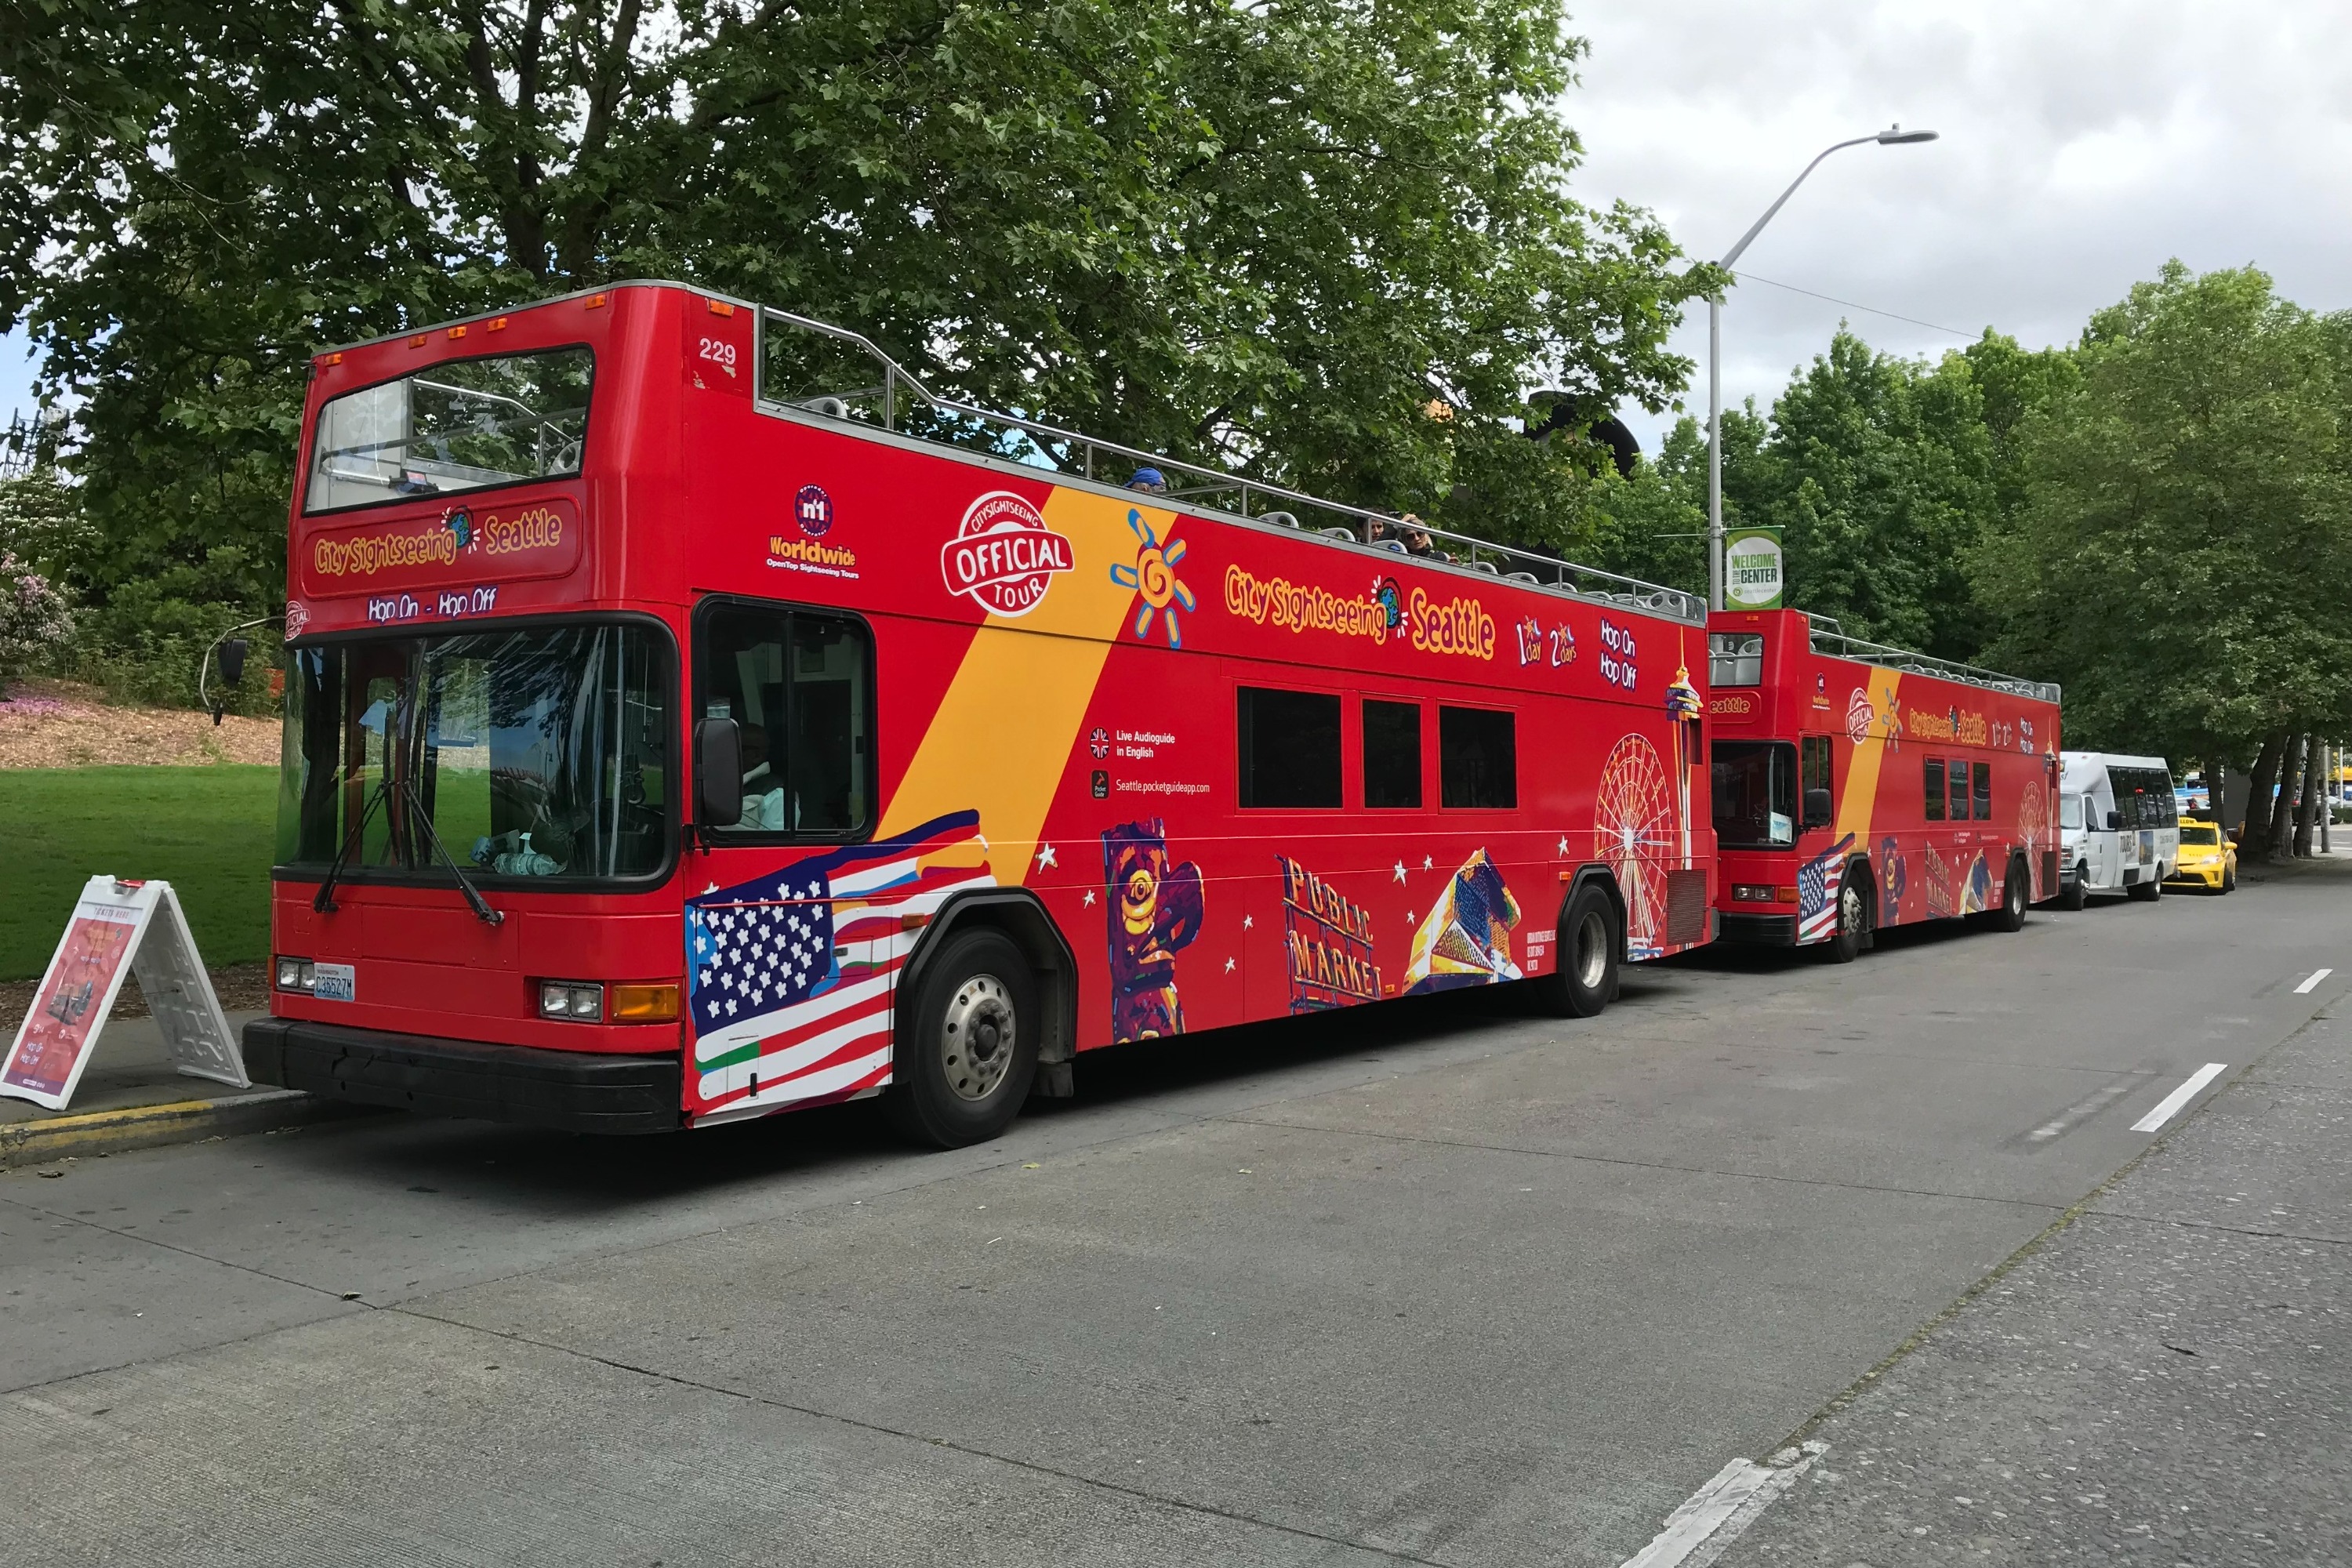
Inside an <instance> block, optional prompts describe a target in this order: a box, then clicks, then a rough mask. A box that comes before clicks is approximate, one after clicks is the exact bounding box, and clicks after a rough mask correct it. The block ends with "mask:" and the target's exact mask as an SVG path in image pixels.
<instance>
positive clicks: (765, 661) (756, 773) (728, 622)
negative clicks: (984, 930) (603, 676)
mask: <svg viewBox="0 0 2352 1568" xmlns="http://www.w3.org/2000/svg"><path fill="white" fill-rule="evenodd" d="M694 642H695V661H694V663H695V668H694V705H693V712H694V713H695V715H696V716H697V719H698V726H697V730H698V736H700V735H702V734H703V733H704V731H708V730H709V729H712V728H714V727H722V726H731V730H732V736H733V739H734V742H735V745H734V751H735V753H736V758H735V766H736V771H737V772H738V773H739V774H740V778H739V779H738V780H737V781H736V784H735V788H734V790H733V791H732V792H731V793H733V794H734V795H737V797H738V800H739V805H738V815H737V817H736V820H735V821H734V822H733V823H731V824H728V825H725V826H705V827H704V828H703V830H702V832H701V835H700V840H701V842H700V845H699V852H695V851H693V850H689V852H688V865H687V875H688V877H689V878H690V879H692V880H691V882H690V883H689V887H690V888H692V889H695V890H693V891H691V892H689V894H688V899H687V903H686V915H685V925H686V930H685V933H684V935H685V941H686V944H687V991H688V1009H689V1012H690V1015H691V1017H692V1024H691V1026H690V1027H689V1029H688V1039H689V1041H690V1042H691V1045H690V1060H689V1061H688V1071H687V1091H686V1098H687V1110H688V1112H689V1113H691V1114H694V1115H696V1116H698V1117H708V1116H723V1115H730V1114H745V1113H750V1112H753V1111H762V1110H773V1109H777V1108H779V1107H782V1106H785V1105H797V1104H803V1103H806V1102H808V1101H810V1100H833V1099H841V1098H845V1097H846V1096H849V1095H854V1094H857V1093H860V1092H862V1091H864V1090H866V1089H874V1088H877V1087H879V1086H880V1085H881V1084H883V1083H885V1082H887V1080H888V1077H889V1069H890V1023H891V1014H890V1007H891V992H892V987H893V984H894V981H895V978H896V975H897V972H898V963H899V961H900V960H901V959H902V958H903V957H904V952H903V949H904V946H905V945H906V944H905V943H904V942H901V941H900V938H901V936H902V934H903V932H902V911H901V910H900V908H899V907H898V906H899V905H900V904H901V903H903V902H904V901H905V898H906V889H905V886H904V884H905V883H907V882H908V880H909V879H916V878H918V877H919V867H917V866H916V865H915V859H916V858H915V857H913V856H911V855H902V854H899V853H898V849H899V847H898V846H894V845H891V844H886V843H880V842H877V841H876V840H875V838H874V836H873V829H874V826H875V816H876V813H877V804H876V801H875V798H874V779H873V755H874V752H873V733H874V689H873V668H874V657H873V641H872V637H871V635H870V633H869V632H868V631H867V629H866V626H865V625H864V623H862V622H860V621H858V620H856V618H854V617H851V616H841V615H836V614H831V613H827V612H824V611H819V610H805V609H801V608H798V607H793V606H787V605H775V604H769V603H765V602H761V601H755V600H748V599H718V598H714V599H711V600H708V601H706V602H705V603H704V605H703V606H702V607H701V610H700V612H699V614H698V616H697V617H696V626H695V638H694ZM696 751H697V753H698V756H697V766H698V768H699V767H701V766H702V765H704V762H705V754H706V752H709V753H710V754H712V755H716V754H718V753H717V751H716V750H715V749H712V748H709V747H707V746H706V744H705V743H704V742H701V741H699V740H698V744H697V746H696ZM696 787H697V799H698V801H700V800H703V799H707V798H710V797H709V790H710V789H711V788H712V787H713V786H712V785H710V784H709V783H707V782H706V781H703V780H701V779H700V778H699V777H698V780H697V786H696ZM716 788H717V790H718V792H719V797H720V798H723V797H724V795H726V794H728V793H730V792H729V791H728V789H727V787H726V786H725V785H724V784H719V785H717V786H716ZM703 815H704V814H703V813H702V812H700V811H698V813H697V816H698V818H700V817H702V816H703ZM901 862H905V863H904V864H902V863H901ZM909 940H911V939H909Z"/></svg>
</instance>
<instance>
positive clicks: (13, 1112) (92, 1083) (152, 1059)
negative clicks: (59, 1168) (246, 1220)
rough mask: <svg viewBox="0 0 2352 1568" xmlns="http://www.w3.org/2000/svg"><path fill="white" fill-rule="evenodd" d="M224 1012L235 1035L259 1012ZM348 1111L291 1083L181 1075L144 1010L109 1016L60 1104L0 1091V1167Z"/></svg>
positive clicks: (149, 1145) (11, 1034) (160, 1032)
mask: <svg viewBox="0 0 2352 1568" xmlns="http://www.w3.org/2000/svg"><path fill="white" fill-rule="evenodd" d="M259 1016H261V1015H260V1014H259V1013H254V1012H240V1013H231V1014H229V1015H228V1024H229V1028H230V1030H231V1031H232V1032H235V1033H239V1034H241V1033H242V1032H243V1031H244V1028H245V1026H246V1024H247V1021H248V1020H250V1019H254V1018H257V1017H259ZM15 1033H16V1030H15V1028H14V1026H11V1027H10V1028H9V1029H8V1031H7V1035H6V1037H8V1038H13V1037H14V1036H15ZM348 1113H349V1112H348V1108H345V1107H340V1106H331V1105H329V1104H327V1103H326V1102H324V1101H321V1100H316V1099H314V1098H313V1097H312V1096H310V1095H307V1094H304V1093H302V1092H301V1091H299V1090H298V1089H278V1088H275V1087H273V1086H271V1085H268V1084H256V1085H254V1086H253V1087H252V1088H250V1089H232V1088H230V1087H229V1086H228V1085H227V1084H225V1083H218V1082H215V1081H214V1080H213V1079H206V1078H192V1077H189V1076H188V1075H186V1074H184V1073H182V1072H181V1071H179V1069H178V1068H175V1067H174V1066H173V1063H172V1057H171V1052H170V1050H169V1049H168V1048H167V1047H165V1045H164V1043H163V1028H162V1026H159V1025H158V1024H157V1023H156V1022H155V1020H154V1019H153V1018H152V1017H137V1018H110V1019H109V1020H107V1024H106V1026H105V1028H104V1030H103V1031H102V1032H101V1033H100V1035H99V1037H98V1045H97V1047H96V1048H95V1050H94V1051H93V1052H92V1054H91V1057H90V1059H89V1065H88V1066H87V1067H85V1068H83V1069H82V1075H81V1082H80V1083H79V1084H78V1085H76V1086H75V1089H74V1094H73V1099H72V1100H70V1101H69V1102H68V1105H67V1107H66V1109H65V1110H44V1109H43V1108H42V1107H40V1106H37V1105H35V1104H33V1103H32V1102H31V1101H29V1100H14V1099H0V1168H5V1167H8V1166H12V1165H29V1164H39V1163H44V1162H47V1161H50V1160H57V1159H62V1158H66V1157H68V1156H76V1157H79V1156H83V1155H91V1154H101V1153H112V1152H115V1151H117V1150H122V1149H145V1148H152V1147H154V1146H155V1145H157V1144H162V1143H181V1142H190V1141H192V1140H194V1139H198V1138H210V1137H216V1136H226V1135H227V1134H229V1133H232V1132H254V1131H261V1130H263V1129H265V1128H270V1127H285V1126H293V1125H296V1124H299V1123H301V1122H306V1121H316V1120H318V1119H319V1118H320V1116H322V1115H342V1114H348Z"/></svg>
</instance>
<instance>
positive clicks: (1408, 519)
mask: <svg viewBox="0 0 2352 1568" xmlns="http://www.w3.org/2000/svg"><path fill="white" fill-rule="evenodd" d="M1397 527H1398V529H1399V530H1400V531H1402V533H1403V535H1404V552H1405V553H1406V554H1407V555H1417V556H1420V557H1421V558H1422V559H1423V560H1425V561H1451V560H1453V559H1454V557H1452V556H1451V555H1448V554H1446V553H1445V552H1444V551H1443V550H1440V549H1438V548H1437V547H1436V546H1435V545H1434V544H1432V543H1431V542H1430V539H1429V531H1428V529H1427V528H1426V527H1424V526H1423V523H1422V521H1421V519H1419V518H1417V517H1415V516H1414V515H1413V514H1412V513H1411V512H1406V513H1405V514H1404V515H1403V516H1402V517H1400V518H1398V519H1397Z"/></svg>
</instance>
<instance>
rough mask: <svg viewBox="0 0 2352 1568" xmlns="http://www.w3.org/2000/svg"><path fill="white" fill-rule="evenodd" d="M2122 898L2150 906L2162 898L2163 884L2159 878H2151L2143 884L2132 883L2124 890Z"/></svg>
mask: <svg viewBox="0 0 2352 1568" xmlns="http://www.w3.org/2000/svg"><path fill="white" fill-rule="evenodd" d="M2124 897H2126V898H2127V899H2137V900H2139V901H2140V902H2141V903H2143V904H2152V903H2154V902H2156V900H2158V899H2160V898H2162V897H2164V883H2163V881H2162V879H2160V878H2156V877H2151V878H2149V879H2147V881H2145V882H2134V883H2133V884H2132V885H2131V886H2130V887H2128V888H2126V889H2124Z"/></svg>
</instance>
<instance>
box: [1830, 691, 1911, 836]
mask: <svg viewBox="0 0 2352 1568" xmlns="http://www.w3.org/2000/svg"><path fill="white" fill-rule="evenodd" d="M1902 681H1903V677H1902V675H1901V674H1900V673H1899V672H1897V671H1895V670H1887V669H1874V670H1872V671H1871V672H1870V675H1869V677H1868V682H1867V684H1866V685H1865V686H1864V690H1865V691H1867V692H1869V694H1870V697H1871V710H1872V712H1873V713H1874V715H1875V717H1874V718H1873V719H1872V721H1871V724H1870V733H1869V734H1868V735H1866V736H1864V738H1863V741H1862V743H1861V744H1860V745H1858V746H1856V747H1854V749H1853V759H1852V760H1851V761H1849V762H1848V763H1846V769H1845V794H1844V795H1843V796H1842V797H1841V798H1840V799H1839V801H1838V819H1837V826H1836V827H1835V829H1833V832H1834V833H1835V835H1836V836H1837V837H1844V836H1845V835H1846V834H1849V833H1851V834H1853V841H1854V847H1856V848H1857V849H1860V850H1862V851H1864V852H1865V853H1869V852H1871V843H1870V817H1871V810H1872V808H1873V807H1874V806H1875V805H1877V803H1878V770H1879V767H1880V765H1881V764H1882V763H1884V762H1885V759H1886V742H1887V737H1888V735H1890V734H1892V733H1893V732H1894V731H1895V725H1896V724H1897V723H1899V722H1900V721H1901V720H1900V717H1899V710H1897V709H1896V707H1895V691H1896V689H1898V688H1899V687H1900V686H1901V685H1902Z"/></svg>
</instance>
